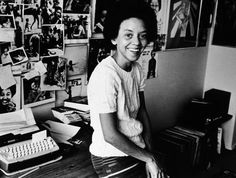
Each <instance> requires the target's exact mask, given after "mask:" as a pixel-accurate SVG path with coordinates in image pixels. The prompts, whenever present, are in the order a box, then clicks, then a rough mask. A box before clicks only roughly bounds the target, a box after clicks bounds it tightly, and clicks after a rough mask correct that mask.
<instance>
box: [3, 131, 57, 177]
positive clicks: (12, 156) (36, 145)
mask: <svg viewBox="0 0 236 178" xmlns="http://www.w3.org/2000/svg"><path fill="white" fill-rule="evenodd" d="M8 137H9V138H8V139H9V141H10V144H7V145H5V146H2V147H0V167H1V170H2V171H3V172H4V173H5V174H6V175H7V174H10V173H14V172H17V171H20V170H24V169H27V168H31V167H35V166H40V165H43V164H46V163H47V162H52V161H53V160H57V159H58V158H59V157H60V152H59V147H58V145H57V143H56V142H55V141H54V140H53V139H52V137H50V136H47V137H46V138H44V139H39V140H34V139H32V138H30V139H25V138H27V137H29V135H28V136H26V135H24V136H21V138H24V139H20V138H19V136H13V135H8ZM14 137H18V138H14ZM12 140H13V141H12Z"/></svg>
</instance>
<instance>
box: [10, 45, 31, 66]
mask: <svg viewBox="0 0 236 178" xmlns="http://www.w3.org/2000/svg"><path fill="white" fill-rule="evenodd" d="M8 53H9V55H10V58H11V61H12V64H13V65H17V64H20V63H22V62H25V61H28V60H29V58H28V57H27V55H26V52H25V50H24V48H23V47H20V48H16V49H14V50H10V51H9V52H8Z"/></svg>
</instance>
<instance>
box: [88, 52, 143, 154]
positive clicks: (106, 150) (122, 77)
mask: <svg viewBox="0 0 236 178" xmlns="http://www.w3.org/2000/svg"><path fill="white" fill-rule="evenodd" d="M143 90H144V77H143V73H142V70H141V66H140V65H139V64H138V63H137V62H134V63H133V64H132V70H131V71H130V72H127V71H125V70H123V69H121V68H120V67H119V66H118V65H117V63H116V62H115V60H114V59H113V58H112V57H111V56H109V57H107V58H105V59H104V60H102V62H100V63H99V64H98V65H97V67H96V68H95V69H94V71H93V73H92V75H91V77H90V80H89V84H88V90H87V91H88V102H89V107H90V117H91V126H92V127H93V129H94V133H93V136H92V144H91V145H90V152H91V153H92V154H93V155H96V156H101V157H106V156H126V154H125V153H123V152H122V151H120V150H118V149H117V148H115V147H114V146H112V145H111V144H109V143H107V142H106V141H105V140H104V136H103V132H102V128H101V123H100V118H99V113H112V112H116V113H117V118H118V123H117V125H118V129H119V131H120V132H122V133H123V134H124V135H126V136H127V137H128V138H129V139H130V140H131V141H133V142H134V143H135V144H136V145H138V146H139V147H141V148H144V147H145V143H144V140H143V138H142V136H141V133H142V131H143V125H142V123H141V122H139V121H137V120H136V118H137V114H138V110H139V107H140V100H139V91H143Z"/></svg>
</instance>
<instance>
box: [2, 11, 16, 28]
mask: <svg viewBox="0 0 236 178" xmlns="http://www.w3.org/2000/svg"><path fill="white" fill-rule="evenodd" d="M15 28H16V26H15V19H14V16H13V15H1V14H0V30H14V29H15Z"/></svg>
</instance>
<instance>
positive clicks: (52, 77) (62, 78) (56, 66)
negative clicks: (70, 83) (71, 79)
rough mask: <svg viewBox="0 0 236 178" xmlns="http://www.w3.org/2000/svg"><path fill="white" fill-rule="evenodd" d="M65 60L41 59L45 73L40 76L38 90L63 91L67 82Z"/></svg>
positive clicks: (57, 58) (54, 57) (55, 57)
mask: <svg viewBox="0 0 236 178" xmlns="http://www.w3.org/2000/svg"><path fill="white" fill-rule="evenodd" d="M66 62H67V59H66V58H64V57H61V56H60V57H59V56H47V57H44V58H42V63H43V64H44V66H45V67H46V70H47V72H46V73H45V74H43V75H42V76H41V80H40V88H41V90H42V91H52V90H65V89H66V80H67V70H66V68H67V66H66Z"/></svg>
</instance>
